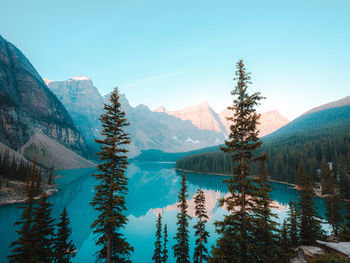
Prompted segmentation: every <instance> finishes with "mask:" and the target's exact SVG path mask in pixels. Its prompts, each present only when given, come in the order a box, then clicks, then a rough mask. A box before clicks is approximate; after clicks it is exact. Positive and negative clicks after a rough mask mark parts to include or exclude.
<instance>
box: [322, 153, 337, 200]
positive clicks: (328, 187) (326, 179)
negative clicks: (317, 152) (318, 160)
mask: <svg viewBox="0 0 350 263" xmlns="http://www.w3.org/2000/svg"><path fill="white" fill-rule="evenodd" d="M335 184H336V182H335V181H334V175H333V174H332V171H331V167H330V165H329V164H328V163H326V161H325V159H323V160H322V164H321V186H322V194H323V195H328V194H332V191H333V189H334V187H335Z"/></svg>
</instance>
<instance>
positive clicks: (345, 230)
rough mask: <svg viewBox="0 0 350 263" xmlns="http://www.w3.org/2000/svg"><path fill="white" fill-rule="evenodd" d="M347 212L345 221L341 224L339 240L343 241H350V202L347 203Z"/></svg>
mask: <svg viewBox="0 0 350 263" xmlns="http://www.w3.org/2000/svg"><path fill="white" fill-rule="evenodd" d="M346 208H347V213H346V216H345V222H344V224H343V225H342V226H341V229H340V234H339V240H340V241H343V242H350V204H347V205H346Z"/></svg>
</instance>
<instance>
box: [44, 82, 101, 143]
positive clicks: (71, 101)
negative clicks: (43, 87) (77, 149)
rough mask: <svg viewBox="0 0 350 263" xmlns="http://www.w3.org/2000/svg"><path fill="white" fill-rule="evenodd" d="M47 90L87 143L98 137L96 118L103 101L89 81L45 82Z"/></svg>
mask: <svg viewBox="0 0 350 263" xmlns="http://www.w3.org/2000/svg"><path fill="white" fill-rule="evenodd" d="M46 83H47V86H48V88H49V89H50V90H51V91H52V92H53V93H54V94H55V95H56V97H57V98H58V99H59V100H60V101H61V102H62V103H63V105H64V106H65V107H66V109H67V110H68V112H69V114H70V116H71V117H72V119H73V121H74V123H75V125H76V126H77V128H78V129H79V131H80V132H81V133H82V134H83V135H84V137H85V139H86V141H87V143H89V142H92V141H93V140H94V139H95V138H97V137H99V136H100V131H101V129H100V127H101V123H100V121H99V119H98V117H99V116H100V115H101V113H102V110H103V99H102V96H101V94H100V93H99V91H98V90H97V88H96V87H95V86H94V84H93V83H92V81H91V79H89V78H87V77H84V76H75V77H72V78H71V79H68V80H65V81H49V80H46Z"/></svg>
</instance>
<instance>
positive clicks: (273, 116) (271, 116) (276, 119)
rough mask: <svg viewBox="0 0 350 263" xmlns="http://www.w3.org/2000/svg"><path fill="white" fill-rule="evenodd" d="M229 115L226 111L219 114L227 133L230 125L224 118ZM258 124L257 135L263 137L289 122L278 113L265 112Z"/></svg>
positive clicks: (229, 112)
mask: <svg viewBox="0 0 350 263" xmlns="http://www.w3.org/2000/svg"><path fill="white" fill-rule="evenodd" d="M230 115H231V111H229V110H227V109H226V110H223V111H222V112H220V119H221V122H222V123H223V125H224V126H225V128H226V132H227V133H229V132H230V123H229V122H228V121H227V119H226V117H228V116H230ZM259 122H260V125H259V126H258V129H259V131H260V132H259V135H260V137H264V136H265V135H267V134H270V133H272V132H274V131H276V130H278V129H279V128H281V127H282V126H284V125H286V124H287V123H288V122H289V120H288V119H287V118H285V117H284V116H282V115H281V114H280V113H279V112H278V111H267V112H263V113H262V114H261V116H260V120H259Z"/></svg>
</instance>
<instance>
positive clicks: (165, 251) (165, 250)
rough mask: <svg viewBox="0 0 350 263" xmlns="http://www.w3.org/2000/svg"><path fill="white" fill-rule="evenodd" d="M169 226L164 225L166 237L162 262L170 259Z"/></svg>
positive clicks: (164, 262)
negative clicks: (168, 247)
mask: <svg viewBox="0 0 350 263" xmlns="http://www.w3.org/2000/svg"><path fill="white" fill-rule="evenodd" d="M167 243H168V227H167V225H166V224H165V225H164V239H163V251H162V263H166V262H167V261H168V249H167Z"/></svg>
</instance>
